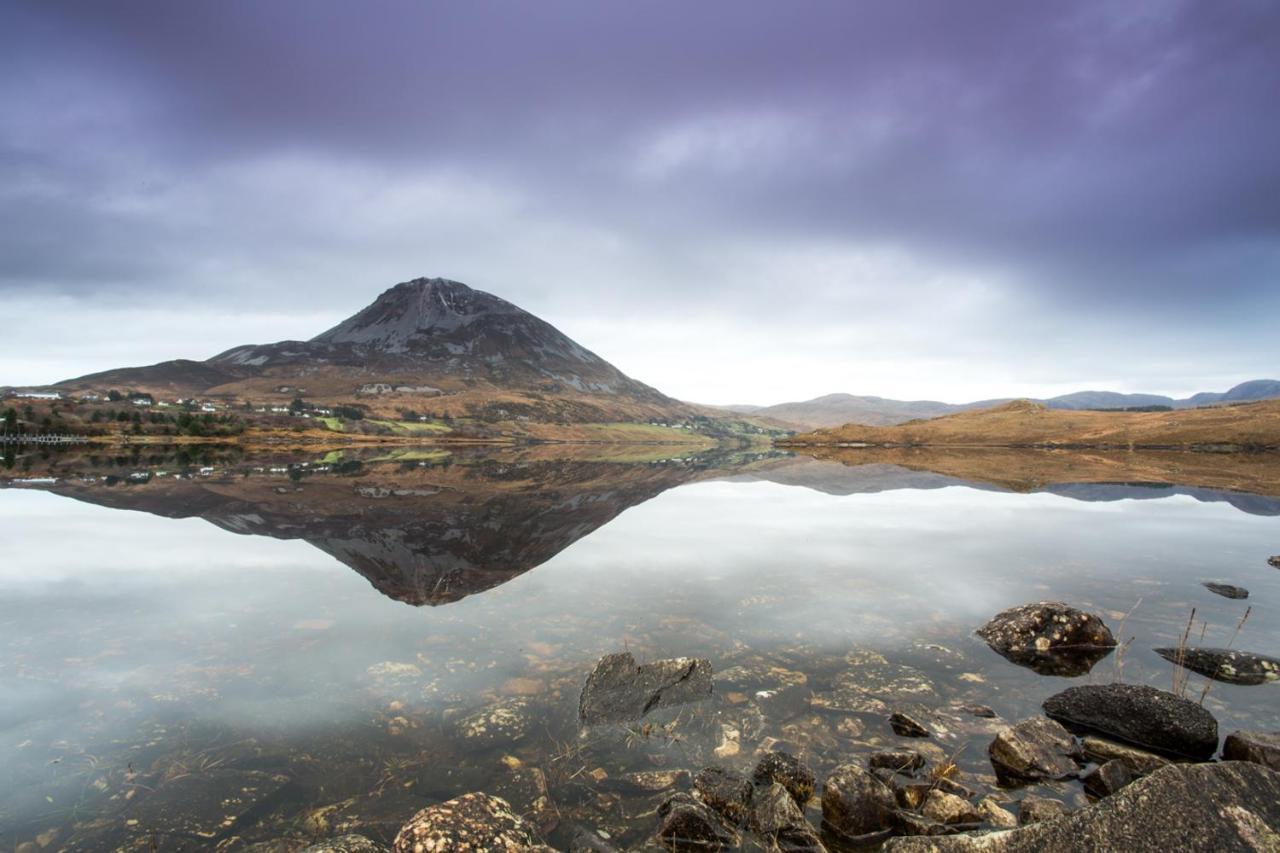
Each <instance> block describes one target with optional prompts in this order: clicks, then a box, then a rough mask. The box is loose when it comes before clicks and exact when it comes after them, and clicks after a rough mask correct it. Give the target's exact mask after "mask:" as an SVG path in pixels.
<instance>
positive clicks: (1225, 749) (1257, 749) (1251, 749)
mask: <svg viewBox="0 0 1280 853" xmlns="http://www.w3.org/2000/svg"><path fill="white" fill-rule="evenodd" d="M1222 758H1223V759H1224V760H1225V761H1251V762H1253V763H1254V764H1261V765H1263V766H1264V767H1270V768H1271V769H1272V770H1280V732H1249V731H1239V732H1232V733H1231V734H1229V735H1227V742H1226V743H1224V744H1223V745H1222Z"/></svg>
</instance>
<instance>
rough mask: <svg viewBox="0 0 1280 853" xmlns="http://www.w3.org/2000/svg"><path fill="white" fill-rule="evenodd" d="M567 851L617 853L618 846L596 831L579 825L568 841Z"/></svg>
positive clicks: (575, 852) (572, 852)
mask: <svg viewBox="0 0 1280 853" xmlns="http://www.w3.org/2000/svg"><path fill="white" fill-rule="evenodd" d="M569 853H619V851H618V848H617V847H614V846H613V845H612V844H610V843H609V842H608V841H605V840H604V839H603V838H601V837H600V836H599V835H597V834H596V833H594V832H592V831H590V830H588V829H583V828H582V827H579V828H578V829H577V831H576V832H574V834H573V840H572V841H570V842H569Z"/></svg>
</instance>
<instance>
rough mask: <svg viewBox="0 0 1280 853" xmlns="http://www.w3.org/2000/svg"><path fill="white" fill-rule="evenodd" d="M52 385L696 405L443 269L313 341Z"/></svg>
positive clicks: (500, 404)
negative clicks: (441, 274)
mask: <svg viewBox="0 0 1280 853" xmlns="http://www.w3.org/2000/svg"><path fill="white" fill-rule="evenodd" d="M55 387H57V388H59V389H63V390H96V391H103V390H107V389H111V388H116V389H120V390H124V389H129V390H135V391H145V392H151V393H154V394H158V395H164V396H175V395H178V396H202V397H203V396H214V397H217V396H223V397H230V398H234V399H251V400H254V401H257V402H270V401H273V400H283V401H287V400H290V399H292V398H294V397H296V396H305V397H306V399H308V400H309V401H316V402H326V401H333V402H341V401H351V400H357V399H358V400H359V401H360V402H361V403H363V404H364V405H366V406H368V407H370V408H371V409H372V410H374V411H378V410H382V411H386V412H393V411H395V410H397V409H401V408H407V409H424V408H425V409H431V410H436V411H444V412H447V413H449V414H450V415H453V416H458V415H471V416H477V415H478V416H485V415H486V414H491V415H492V416H493V417H494V418H500V419H519V418H524V419H528V420H531V421H543V422H546V421H550V422H587V421H621V420H644V419H650V418H668V417H678V416H680V415H684V414H692V413H696V412H698V411H699V410H698V409H697V407H693V406H690V405H688V404H685V403H681V402H679V401H677V400H673V399H672V398H670V397H667V396H666V395H664V394H662V393H661V392H659V391H657V390H655V389H654V388H651V387H649V386H648V385H645V384H644V383H642V382H638V381H636V380H635V379H632V378H631V377H629V376H627V375H626V374H624V373H623V372H622V371H620V370H618V369H617V368H616V367H614V366H613V365H612V364H610V363H609V362H607V361H605V360H604V359H603V358H601V357H600V356H598V355H596V354H595V353H593V352H591V351H590V350H588V349H586V348H585V347H583V346H582V345H581V344H578V343H577V342H575V341H573V340H571V339H570V338H569V337H567V336H566V335H564V334H563V333H562V332H560V331H559V330H558V329H556V328H555V327H554V326H552V325H551V324H550V323H547V322H546V321H544V320H542V319H540V318H538V317H535V316H534V315H533V314H530V313H529V312H527V311H525V310H523V309H521V308H519V307H517V306H515V305H513V304H511V303H510V302H507V301H506V300H504V299H500V298H499V297H497V296H494V295H492V294H490V293H485V292H483V291H479V290H473V289H472V288H470V287H468V286H466V285H465V284H462V283H460V282H456V281H450V280H448V279H442V278H432V279H427V278H420V279H414V280H413V281H407V282H404V283H402V284H397V285H396V286H395V287H392V288H390V289H389V290H387V291H385V292H384V293H382V294H381V295H380V296H379V297H378V298H377V299H375V300H374V301H373V303H372V304H370V305H369V306H367V307H366V308H364V309H363V310H361V311H359V312H357V313H356V314H354V315H353V316H351V317H349V318H348V319H346V320H344V321H343V322H341V323H339V324H338V325H337V326H335V327H333V328H332V329H330V330H328V331H327V332H324V333H322V334H319V335H317V336H316V337H314V338H312V339H311V340H309V341H282V342H279V343H272V344H247V345H244V346H239V347H235V348H233V349H230V350H227V351H226V352H224V353H221V354H219V355H216V356H214V357H213V358H210V359H208V360H206V361H187V360H177V361H166V362H161V363H160V364H154V365H149V366H146V367H130V368H122V369H117V370H108V371H104V372H102V373H95V374H91V375H88V376H81V377H78V378H76V379H69V380H66V381H65V382H61V383H58V385H57V386H55Z"/></svg>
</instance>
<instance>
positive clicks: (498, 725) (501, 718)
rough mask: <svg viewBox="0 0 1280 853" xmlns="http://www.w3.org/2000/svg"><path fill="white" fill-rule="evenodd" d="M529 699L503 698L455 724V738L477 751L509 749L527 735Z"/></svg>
mask: <svg viewBox="0 0 1280 853" xmlns="http://www.w3.org/2000/svg"><path fill="white" fill-rule="evenodd" d="M529 707H530V706H529V700H527V699H523V698H517V699H505V700H503V701H501V702H496V703H494V704H492V705H489V706H488V707H486V708H483V709H481V710H479V711H476V712H475V713H473V714H469V715H467V716H465V717H463V718H462V719H460V720H458V721H457V723H456V724H455V726H456V729H457V732H458V736H459V737H460V738H462V739H463V740H465V741H467V742H468V743H469V744H471V745H472V746H473V747H475V748H477V749H490V748H492V747H496V746H509V745H510V744H512V743H515V742H517V741H519V740H522V739H523V738H524V737H525V735H527V734H528V733H529V727H530V725H531V723H530V718H529Z"/></svg>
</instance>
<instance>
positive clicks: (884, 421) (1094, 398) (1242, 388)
mask: <svg viewBox="0 0 1280 853" xmlns="http://www.w3.org/2000/svg"><path fill="white" fill-rule="evenodd" d="M1277 398H1280V381H1277V380H1274V379H1255V380H1252V381H1249V382H1242V383H1240V384H1239V385H1236V386H1235V387H1233V388H1231V389H1230V390H1228V391H1224V392H1202V393H1200V394H1195V395H1192V396H1191V397H1187V398H1185V399H1181V400H1179V399H1174V398H1173V397H1166V396H1163V395H1160V394H1121V393H1117V392H1115V391H1076V392H1074V393H1071V394H1062V395H1060V396H1057V397H1050V398H1048V399H1040V400H1035V402H1037V403H1043V404H1044V405H1046V406H1048V407H1049V408H1051V409H1071V410H1082V409H1125V408H1131V407H1139V406H1169V407H1170V408H1174V409H1187V408H1194V407H1196V406H1208V405H1214V404H1216V403H1240V402H1248V401H1253V400H1271V399H1277ZM1007 402H1009V398H1001V399H994V400H978V401H975V402H972V403H942V402H938V401H936V400H911V401H908V400H890V399H886V398H884V397H867V396H857V395H854V394H827V395H825V396H822V397H815V398H814V399H812V400H804V401H801V402H795V403H779V404H777V405H774V406H726V407H725V408H726V409H728V410H729V411H734V412H741V413H744V414H746V413H750V414H752V415H755V416H758V417H767V418H774V419H776V420H780V421H785V422H787V423H791V424H797V425H800V426H804V427H808V428H810V429H823V428H828V427H836V426H841V425H843V424H862V425H865V426H892V425H894V424H900V423H906V422H907V421H911V420H916V419H917V418H936V417H940V416H942V415H949V414H954V413H956V412H964V411H970V410H973V409H986V408H990V407H991V406H996V405H1000V404H1001V403H1007Z"/></svg>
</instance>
